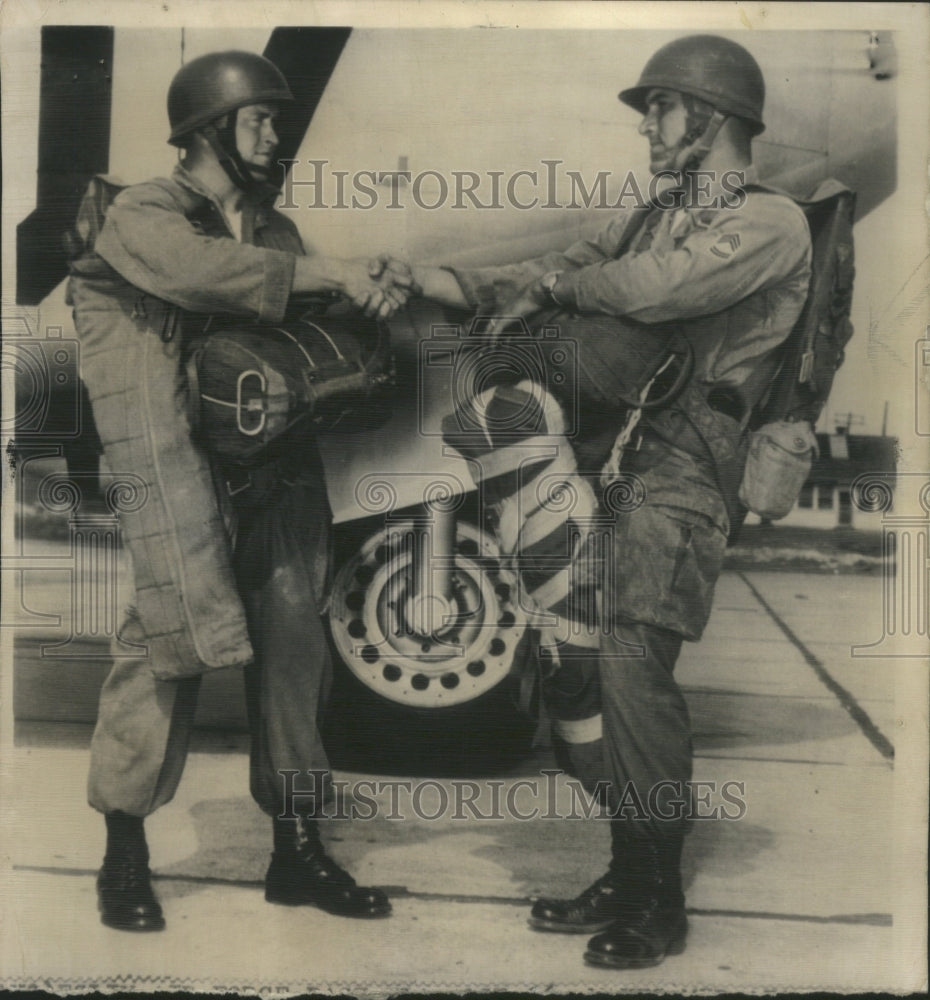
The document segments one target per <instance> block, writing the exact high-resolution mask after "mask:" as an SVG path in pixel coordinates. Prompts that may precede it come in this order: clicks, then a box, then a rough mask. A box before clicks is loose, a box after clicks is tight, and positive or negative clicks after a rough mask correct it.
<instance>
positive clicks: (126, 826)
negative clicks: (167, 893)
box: [97, 811, 165, 931]
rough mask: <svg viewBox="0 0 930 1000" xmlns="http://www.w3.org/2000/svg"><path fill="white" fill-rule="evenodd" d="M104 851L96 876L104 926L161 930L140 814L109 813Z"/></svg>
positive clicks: (159, 910) (161, 920) (162, 927)
mask: <svg viewBox="0 0 930 1000" xmlns="http://www.w3.org/2000/svg"><path fill="white" fill-rule="evenodd" d="M104 818H105V820H106V824H107V850H106V854H105V856H104V859H103V867H102V868H101V869H100V873H99V874H98V875H97V908H98V909H99V910H100V919H101V921H102V922H103V923H104V924H106V925H107V927H114V928H116V930H120V931H160V930H163V929H164V926H165V918H164V917H163V916H162V912H161V906H159V904H158V900H157V899H156V898H155V893H154V892H153V891H152V883H151V872H150V871H149V849H148V845H147V844H146V842H145V829H144V827H143V821H142V819H141V817H139V816H130V815H129V814H128V813H124V812H119V811H116V812H109V813H106V815H105V817H104Z"/></svg>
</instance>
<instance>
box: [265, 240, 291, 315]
mask: <svg viewBox="0 0 930 1000" xmlns="http://www.w3.org/2000/svg"><path fill="white" fill-rule="evenodd" d="M293 285H294V255H293V254H291V253H286V252H285V251H283V250H266V251H265V274H264V280H263V282H262V301H261V306H260V307H259V311H258V319H259V321H260V322H262V323H280V322H281V320H282V319H284V313H285V311H286V310H287V301H288V299H289V298H290V295H291V288H292V287H293Z"/></svg>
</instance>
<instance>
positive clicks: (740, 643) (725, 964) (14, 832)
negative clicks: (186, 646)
mask: <svg viewBox="0 0 930 1000" xmlns="http://www.w3.org/2000/svg"><path fill="white" fill-rule="evenodd" d="M46 590H47V588H46ZM43 592H45V591H43ZM52 606H54V605H52ZM58 607H59V608H60V607H61V605H58ZM29 611H30V614H33V615H35V614H42V613H43V608H42V607H41V606H39V605H37V604H36V603H35V602H33V603H32V604H30V605H29ZM882 615H883V608H882V602H881V581H880V579H879V578H878V577H877V576H876V577H868V576H837V577H831V576H815V575H802V574H787V573H785V574H779V573H762V572H759V573H751V574H737V573H725V574H724V576H723V577H722V579H721V581H720V584H719V587H718V594H717V600H716V606H715V610H714V614H713V618H712V621H711V624H710V627H709V628H708V631H707V634H706V636H705V638H704V639H703V640H702V642H701V643H700V644H689V645H686V647H685V651H684V654H683V656H682V659H681V662H680V665H679V668H678V679H679V681H680V683H681V684H682V686H683V687H684V689H685V691H686V694H687V698H688V704H689V709H690V711H691V715H692V721H693V727H694V733H695V753H696V759H695V775H694V778H695V780H697V781H702V782H713V783H714V786H713V791H711V792H710V793H709V798H708V805H707V811H708V813H709V814H715V815H716V817H717V818H716V819H704V820H696V821H695V823H694V824H693V829H692V832H691V835H690V836H689V837H688V839H687V843H686V847H685V856H684V861H683V867H684V877H685V888H686V895H687V905H688V913H689V920H690V927H691V930H690V934H689V938H688V946H687V949H686V951H685V952H684V953H683V954H681V955H679V956H675V957H673V958H669V959H667V960H666V961H665V962H664V963H663V964H661V965H660V966H658V967H655V968H651V969H642V970H635V971H625V972H618V971H610V970H605V969H600V968H592V967H589V966H586V965H585V964H584V962H583V960H582V953H583V951H584V944H585V941H586V940H587V938H586V937H584V936H573V935H560V934H551V933H550V934H547V933H539V932H534V931H532V930H530V929H529V928H528V926H527V923H526V918H527V915H528V907H529V905H530V903H531V900H532V899H533V898H534V897H536V896H539V895H543V894H544V895H574V894H576V893H577V892H578V891H579V890H581V889H582V888H584V887H585V886H586V885H587V884H588V883H589V882H590V881H591V880H593V879H594V878H596V877H597V876H599V875H600V874H602V872H603V870H604V867H605V864H606V861H607V858H608V841H609V834H608V829H607V825H606V824H605V823H603V822H601V821H598V820H597V819H595V818H585V817H584V815H583V809H584V806H585V803H584V801H583V799H582V798H581V797H579V796H578V794H577V790H576V789H573V787H572V785H571V783H570V782H568V781H567V780H566V779H565V777H564V776H557V777H556V776H551V775H548V776H547V775H546V774H545V773H544V772H545V771H547V770H551V769H552V768H554V762H553V760H552V758H551V756H550V755H549V752H548V751H546V750H545V749H541V750H539V751H538V752H537V753H536V754H535V755H533V756H531V757H529V758H527V759H526V760H523V761H522V762H521V763H520V764H519V766H517V767H514V768H511V769H510V770H509V771H508V772H507V774H506V775H501V776H498V777H496V778H491V779H488V778H480V779H477V778H476V779H474V780H473V781H469V780H464V779H457V780H453V779H448V778H441V779H433V778H431V779H428V780H425V779H416V778H414V777H410V778H409V779H407V778H406V777H404V776H402V777H397V776H394V777H391V778H387V777H385V776H384V775H360V774H350V773H345V772H340V773H338V774H337V777H339V778H340V779H343V780H344V781H345V782H346V783H347V784H346V788H347V797H346V798H345V799H344V800H343V808H344V811H345V812H346V813H351V812H353V811H354V813H355V815H356V816H357V817H360V818H356V819H354V820H352V821H350V820H348V819H345V818H334V819H331V820H330V821H328V822H327V824H326V829H327V833H326V835H327V838H328V841H329V844H330V848H331V852H332V854H333V855H334V857H336V859H337V860H339V861H340V862H341V863H343V864H345V865H346V866H347V867H348V868H349V869H350V870H351V871H352V873H353V874H354V875H355V876H356V878H357V879H358V880H359V881H364V882H366V883H369V884H375V885H379V886H382V887H384V888H385V889H387V891H388V892H389V893H390V895H391V897H392V899H393V904H394V912H393V915H392V916H391V917H390V918H389V919H386V920H378V921H353V920H347V919H340V918H337V917H332V916H328V915H326V914H324V913H322V912H320V911H318V910H315V909H312V908H296V909H295V908H288V907H276V906H271V905H269V904H267V903H266V902H265V901H264V898H263V892H262V879H263V875H264V871H265V867H266V865H267V861H268V854H269V851H270V829H269V826H270V824H269V822H268V820H267V819H266V818H265V817H264V816H262V815H261V814H260V813H259V811H258V809H257V808H256V807H255V806H254V804H253V803H252V801H251V799H250V798H249V795H248V789H247V782H248V775H247V757H246V754H245V750H246V741H245V737H244V735H243V734H242V732H241V731H235V730H231V729H228V728H227V729H223V728H216V726H214V728H212V729H209V730H207V729H205V730H203V731H201V732H200V733H199V734H198V736H197V739H196V746H195V750H194V752H193V753H192V755H191V758H190V761H189V764H188V769H187V772H186V773H185V776H184V780H183V781H182V784H181V789H180V791H179V793H178V796H177V797H176V799H175V800H174V801H173V802H172V803H170V804H169V805H168V806H166V807H165V808H163V809H162V810H160V811H159V812H158V813H156V814H155V815H154V816H152V817H151V818H150V819H149V820H148V821H147V830H148V833H149V843H150V846H151V851H152V867H153V870H154V872H155V876H156V879H155V887H156V891H157V892H158V894H159V896H160V898H161V901H162V904H163V906H164V909H165V915H166V918H167V923H168V926H167V929H166V930H165V931H164V932H161V933H157V934H149V935H132V934H126V933H121V932H118V931H114V930H110V929H108V928H106V927H103V926H102V925H101V924H100V923H99V921H98V918H97V913H96V900H95V888H94V877H95V874H96V870H97V867H98V866H99V863H100V859H101V857H102V853H103V847H104V830H103V823H102V820H101V818H100V817H99V816H98V815H97V814H96V813H94V812H92V811H91V810H90V809H89V808H88V807H87V805H86V803H85V800H84V783H85V778H86V767H87V745H88V743H89V738H90V732H91V727H90V725H89V723H88V722H87V721H84V722H81V721H78V722H74V721H70V722H69V721H65V717H66V715H67V711H66V707H65V708H63V707H62V704H61V699H60V698H56V697H55V695H54V691H55V690H56V689H55V682H56V678H57V679H58V681H59V688H58V689H57V690H59V691H60V690H61V688H60V684H61V683H64V686H65V690H68V681H67V680H66V679H67V678H69V677H70V678H71V680H72V681H73V679H74V676H75V674H74V671H75V669H76V667H75V664H76V663H77V662H78V661H74V663H73V664H72V666H71V667H69V666H68V664H67V662H65V661H59V662H58V663H57V664H56V663H52V661H51V660H49V659H47V658H44V659H39V658H37V657H33V658H30V657H29V655H28V643H27V645H26V646H25V647H22V648H23V649H25V650H26V652H25V653H23V654H22V656H21V658H20V662H19V663H18V664H17V678H16V679H17V686H18V690H17V692H16V701H17V706H18V714H19V715H20V716H23V717H25V718H31V719H32V721H20V722H19V723H18V726H17V733H16V741H15V745H13V746H9V745H8V746H7V751H6V756H5V758H4V763H3V770H2V795H3V812H4V823H3V854H4V858H3V862H4V870H3V874H2V880H3V881H2V887H3V898H4V904H3V910H4V913H3V917H4V919H3V929H2V941H0V983H2V985H4V986H6V987H7V988H13V989H15V988H43V989H47V990H51V991H53V992H83V991H87V990H90V989H100V990H117V991H121V992H122V991H133V990H139V991H154V990H193V989H199V990H210V991H234V992H239V993H256V992H258V993H262V994H263V995H276V994H277V995H282V994H289V993H300V992H327V993H342V994H345V993H347V994H352V995H356V996H362V995H365V996H367V995H386V994H392V993H397V992H407V991H415V992H423V993H435V992H442V991H452V992H463V991H471V990H474V991H481V992H487V991H492V990H514V991H521V992H531V993H540V994H545V993H566V992H587V993H622V992H650V991H675V992H682V991H685V992H694V991H703V992H722V991H725V992H731V991H747V992H748V991H764V992H772V991H775V990H810V989H821V990H840V991H856V992H859V991H866V990H898V991H901V990H913V989H922V988H925V984H926V964H925V959H924V958H923V956H924V955H925V947H926V883H925V872H924V870H923V868H922V865H923V863H924V859H925V857H926V841H925V839H923V838H924V837H925V826H924V824H925V821H926V806H925V803H926V772H925V771H924V772H923V773H922V774H920V773H918V775H917V776H916V779H915V777H914V775H913V774H911V776H910V778H908V774H907V772H908V770H909V769H911V770H912V769H913V766H914V765H915V764H916V765H917V766H918V768H919V767H921V766H925V765H923V764H921V759H922V758H921V756H920V754H919V753H918V748H920V747H922V746H923V743H922V740H923V734H922V732H918V728H919V726H920V725H922V724H923V723H921V719H923V720H925V718H926V709H925V705H923V704H921V702H920V699H919V698H917V699H916V700H915V698H914V694H913V692H915V691H917V692H919V691H921V690H925V682H924V681H923V680H922V672H923V671H924V670H925V665H924V664H923V663H922V662H921V661H919V660H913V659H911V660H905V659H902V660H895V659H887V658H885V659H867V658H866V659H864V658H861V657H856V656H853V655H852V654H851V646H853V645H857V644H860V645H862V644H869V643H873V642H875V641H876V640H877V639H878V638H879V637H880V636H881V635H882V628H883V626H882ZM69 670H70V671H71V673H70V674H69V672H68V671H69ZM91 674H93V671H92V670H90V668H89V667H87V665H86V664H85V677H87V676H90V675H91ZM224 674H225V672H224ZM93 676H94V677H98V676H99V671H98V673H97V674H93ZM230 683H238V681H237V679H236V680H235V681H234V682H233V681H230V679H229V677H228V675H227V676H226V678H225V679H223V680H218V679H213V680H211V684H212V685H213V687H212V689H211V690H213V691H214V692H215V693H216V697H217V700H218V702H219V703H222V701H223V698H224V697H226V695H225V694H224V693H223V692H224V691H225V687H224V685H228V684H230ZM73 690H74V691H76V692H77V693H76V694H75V698H76V699H77V700H81V698H83V695H81V694H80V691H81V690H82V689H81V687H80V685H78V686H77V687H75V688H74V689H73ZM43 699H44V701H43ZM43 705H44V706H45V711H44V713H43ZM72 707H73V705H72ZM204 711H206V712H207V713H208V715H209V712H210V707H209V706H207V707H206V708H205V709H204ZM43 714H44V718H43ZM74 715H76V716H77V717H78V718H80V716H81V712H80V711H76V712H75V713H74ZM213 721H214V722H215V721H216V717H215V716H214V718H213ZM893 744H898V746H897V747H895V746H893ZM378 782H381V785H380V787H379V785H378ZM418 782H419V783H418ZM521 782H522V784H520V783H521ZM725 783H729V784H728V785H727V788H728V789H729V793H730V796H731V798H730V800H729V801H724V800H722V799H721V794H720V790H721V789H722V788H723V787H724V785H725ZM706 787H707V788H708V789H710V788H711V786H710V785H708V786H706ZM349 793H354V797H352V795H351V794H349ZM494 796H497V799H496V800H495V798H494ZM469 797H470V802H471V804H470V805H469V804H468V803H467V802H465V801H464V800H466V799H469ZM495 802H497V805H495ZM723 807H725V808H723ZM534 809H535V810H536V813H535V815H534V814H533V810H534ZM715 809H716V813H714V810H715ZM724 812H727V813H728V814H729V815H730V817H731V818H727V816H725V815H723V813H724ZM370 814H373V815H370ZM531 816H532V818H529V817H531ZM364 817H370V818H364ZM523 817H526V818H523Z"/></svg>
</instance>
